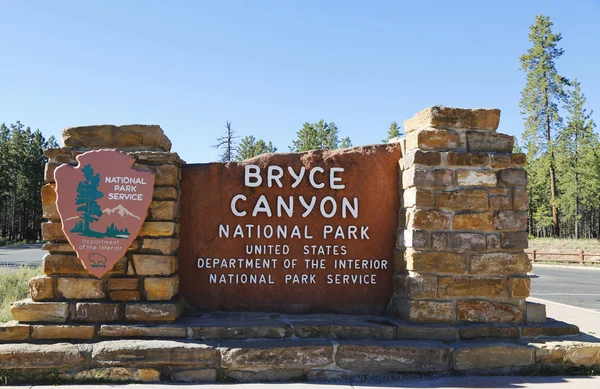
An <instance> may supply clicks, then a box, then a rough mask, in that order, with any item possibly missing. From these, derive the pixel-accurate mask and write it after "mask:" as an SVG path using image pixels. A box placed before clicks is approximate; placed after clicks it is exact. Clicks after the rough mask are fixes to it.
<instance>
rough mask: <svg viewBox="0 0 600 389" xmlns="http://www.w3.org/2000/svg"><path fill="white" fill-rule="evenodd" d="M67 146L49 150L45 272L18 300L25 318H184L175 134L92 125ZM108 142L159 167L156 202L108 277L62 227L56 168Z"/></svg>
mask: <svg viewBox="0 0 600 389" xmlns="http://www.w3.org/2000/svg"><path fill="white" fill-rule="evenodd" d="M62 138H63V139H62V141H63V145H64V147H63V148H60V149H52V150H48V151H47V152H46V156H47V157H48V159H49V160H48V163H47V164H46V171H45V180H46V182H48V183H47V184H46V185H45V186H44V187H43V188H42V203H43V212H44V218H46V219H47V220H48V221H47V222H46V223H43V224H42V235H43V238H44V239H45V240H47V241H48V243H46V244H45V245H44V247H43V249H44V250H47V251H48V254H47V255H46V256H45V257H44V261H43V269H44V273H45V276H41V277H35V278H33V279H32V280H31V281H30V297H31V298H30V299H27V300H23V301H19V302H16V303H14V304H13V306H12V314H13V317H14V319H15V320H17V321H20V322H55V323H67V322H68V323H71V322H75V323H76V322H80V323H105V322H115V321H121V322H125V321H130V322H154V321H158V322H164V321H173V320H175V319H177V317H179V315H180V314H181V310H182V302H181V301H180V300H179V299H178V298H177V294H178V291H179V276H178V275H177V268H178V247H179V181H180V177H181V169H180V168H181V165H182V164H183V163H184V162H183V161H182V160H181V159H180V158H179V156H178V155H177V154H176V153H171V152H170V150H171V141H170V140H169V139H168V138H167V137H166V136H165V135H164V133H163V131H162V129H161V128H160V127H159V126H152V125H150V126H146V125H127V126H120V127H117V126H111V125H103V126H89V127H75V128H67V129H65V130H63V133H62ZM99 148H110V149H116V150H119V151H123V152H126V153H128V154H129V155H132V156H134V157H135V158H136V163H135V164H134V167H135V168H139V169H143V170H152V171H153V172H154V173H155V187H154V194H153V201H152V204H151V206H150V208H149V210H148V215H147V218H146V221H145V223H144V224H143V226H142V229H141V232H140V234H139V236H138V237H137V238H136V240H134V241H133V243H132V245H131V247H130V249H129V250H128V253H127V255H126V256H125V257H123V258H122V259H121V260H120V261H119V262H118V263H117V264H116V265H115V267H114V268H113V270H112V271H110V272H109V273H108V274H107V275H106V276H105V277H103V278H102V279H100V280H99V279H97V278H95V277H93V276H92V275H91V274H89V273H88V272H87V271H86V270H85V269H84V268H83V266H82V264H81V262H80V261H79V259H78V258H77V256H76V254H75V252H74V251H73V249H72V247H71V245H70V244H69V243H68V242H67V240H66V237H65V235H64V234H63V231H62V225H61V222H60V218H59V215H58V212H57V209H56V193H55V184H54V170H55V169H56V168H57V167H58V166H60V165H61V164H63V163H68V164H72V165H76V164H77V163H76V161H75V157H76V156H77V155H78V154H81V153H83V152H85V151H88V150H91V149H99Z"/></svg>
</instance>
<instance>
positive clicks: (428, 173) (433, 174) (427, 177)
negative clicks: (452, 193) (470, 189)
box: [402, 167, 452, 189]
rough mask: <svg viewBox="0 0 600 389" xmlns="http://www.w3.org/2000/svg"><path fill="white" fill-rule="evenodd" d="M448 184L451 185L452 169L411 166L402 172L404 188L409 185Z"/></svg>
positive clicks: (431, 185)
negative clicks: (425, 168)
mask: <svg viewBox="0 0 600 389" xmlns="http://www.w3.org/2000/svg"><path fill="white" fill-rule="evenodd" d="M450 185H452V170H449V169H434V170H417V169H415V168H414V167H412V168H410V169H408V170H406V171H405V172H404V174H402V187H403V188H404V189H406V188H410V187H411V186H420V187H431V188H439V187H441V188H445V187H448V186H450Z"/></svg>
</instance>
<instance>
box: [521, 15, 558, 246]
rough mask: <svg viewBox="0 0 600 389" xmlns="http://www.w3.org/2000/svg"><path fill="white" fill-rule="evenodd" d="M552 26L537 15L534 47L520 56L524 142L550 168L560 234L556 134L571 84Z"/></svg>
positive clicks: (555, 230)
mask: <svg viewBox="0 0 600 389" xmlns="http://www.w3.org/2000/svg"><path fill="white" fill-rule="evenodd" d="M552 25H553V24H552V22H551V21H550V18H549V17H547V16H544V15H538V16H536V19H535V23H534V24H533V25H532V26H531V27H530V32H529V41H530V42H531V43H532V47H531V48H529V49H528V50H527V52H526V53H525V54H523V55H522V56H521V58H520V62H521V69H522V70H523V71H524V72H526V73H527V83H526V85H525V89H523V91H522V93H521V101H520V107H521V108H522V112H521V113H522V115H523V116H524V118H525V131H524V133H523V139H524V141H525V145H526V147H535V148H536V151H537V152H536V154H535V155H533V159H530V161H531V162H532V163H534V161H536V159H537V158H540V159H544V160H545V161H543V163H541V164H537V165H540V166H543V167H544V168H547V170H546V171H547V173H548V184H549V189H550V208H551V212H552V227H553V229H552V234H553V235H554V236H556V237H559V236H560V227H559V214H558V208H557V197H558V194H557V177H556V160H555V151H554V147H555V139H556V134H557V132H558V131H560V129H561V126H562V118H561V116H560V114H559V106H560V104H561V103H564V102H565V101H566V98H567V96H566V93H565V91H564V87H565V86H566V85H568V80H567V79H566V78H564V77H562V76H560V75H559V74H558V72H557V70H556V66H555V62H556V60H557V59H558V58H560V56H561V55H562V54H563V49H562V48H560V47H558V42H560V40H561V39H562V37H561V35H560V34H555V33H554V32H552ZM531 157H532V156H530V158H531Z"/></svg>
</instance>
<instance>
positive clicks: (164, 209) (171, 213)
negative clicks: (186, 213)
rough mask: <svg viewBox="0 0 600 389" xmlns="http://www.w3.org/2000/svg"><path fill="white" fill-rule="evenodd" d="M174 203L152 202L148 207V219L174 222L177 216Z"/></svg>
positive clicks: (176, 207)
mask: <svg viewBox="0 0 600 389" xmlns="http://www.w3.org/2000/svg"><path fill="white" fill-rule="evenodd" d="M178 211H179V206H178V203H177V202H176V201H153V202H152V204H151V205H150V211H149V212H150V217H151V218H152V219H153V220H174V219H175V218H177V217H178V216H179V214H178V213H179V212H178Z"/></svg>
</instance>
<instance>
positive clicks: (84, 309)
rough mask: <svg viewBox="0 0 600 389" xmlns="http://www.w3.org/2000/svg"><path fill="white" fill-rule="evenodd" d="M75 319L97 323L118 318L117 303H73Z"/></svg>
mask: <svg viewBox="0 0 600 389" xmlns="http://www.w3.org/2000/svg"><path fill="white" fill-rule="evenodd" d="M75 320H78V321H85V322H98V323H104V322H110V321H116V320H119V304H117V303H77V305H75Z"/></svg>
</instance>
